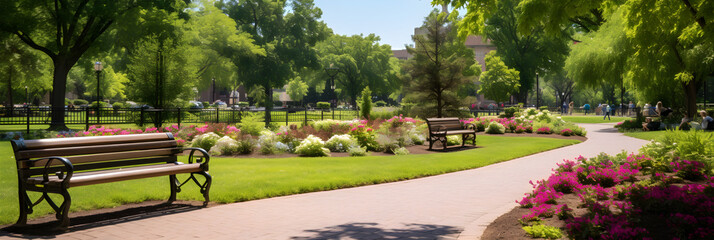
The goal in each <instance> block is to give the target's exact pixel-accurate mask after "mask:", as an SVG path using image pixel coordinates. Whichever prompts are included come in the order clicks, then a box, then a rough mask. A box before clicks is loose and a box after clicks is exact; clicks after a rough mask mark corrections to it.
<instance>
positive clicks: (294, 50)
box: [216, 0, 330, 126]
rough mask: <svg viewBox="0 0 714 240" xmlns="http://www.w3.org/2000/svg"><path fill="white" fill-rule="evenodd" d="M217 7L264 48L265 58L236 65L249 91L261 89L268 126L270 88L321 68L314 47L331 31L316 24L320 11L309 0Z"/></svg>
mask: <svg viewBox="0 0 714 240" xmlns="http://www.w3.org/2000/svg"><path fill="white" fill-rule="evenodd" d="M216 6H217V7H218V8H220V9H222V10H223V11H224V12H226V13H227V14H228V16H230V17H231V18H233V19H234V20H235V21H236V22H237V23H238V26H237V27H238V29H239V30H241V31H243V32H246V33H249V34H250V35H251V37H252V39H253V40H254V41H255V44H257V45H258V46H260V47H261V48H263V49H265V52H266V54H265V56H258V57H255V58H242V59H241V61H240V63H239V64H238V65H239V68H240V69H239V73H240V75H239V76H240V77H242V78H243V79H244V80H245V81H246V83H247V85H248V87H249V88H255V87H258V86H260V87H262V88H263V91H264V93H265V95H264V96H265V97H264V99H263V101H264V103H265V124H266V126H267V125H268V124H270V112H271V110H272V108H273V104H272V101H273V88H277V87H283V86H284V85H285V84H286V83H287V81H288V79H290V78H291V77H292V76H293V74H294V72H295V71H297V70H299V69H302V68H304V67H307V68H313V69H316V68H319V67H320V65H319V62H318V59H317V52H316V51H315V49H314V46H315V44H317V42H319V41H321V40H324V39H325V38H326V37H327V35H328V34H329V32H330V30H329V29H328V28H327V25H325V23H323V22H322V21H319V19H320V17H321V16H322V11H321V10H320V9H319V8H317V7H315V4H314V3H313V1H312V0H293V1H290V2H287V1H274V0H233V1H220V2H217V3H216ZM288 7H289V8H290V9H287V8H288Z"/></svg>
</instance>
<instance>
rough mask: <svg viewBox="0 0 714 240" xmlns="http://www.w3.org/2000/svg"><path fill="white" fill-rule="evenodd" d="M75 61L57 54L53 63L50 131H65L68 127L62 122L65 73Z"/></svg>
mask: <svg viewBox="0 0 714 240" xmlns="http://www.w3.org/2000/svg"><path fill="white" fill-rule="evenodd" d="M74 62H76V61H70V60H68V59H67V58H66V57H63V56H57V57H56V58H55V59H54V61H53V63H54V67H55V69H54V73H53V78H52V91H53V92H54V93H55V94H52V97H51V99H50V102H51V103H52V115H51V116H52V122H51V123H50V128H49V129H48V130H50V131H67V130H69V128H67V126H66V125H65V124H64V94H65V91H66V90H67V74H69V70H70V69H71V68H72V65H74Z"/></svg>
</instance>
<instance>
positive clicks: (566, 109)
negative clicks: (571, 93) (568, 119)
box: [560, 101, 575, 115]
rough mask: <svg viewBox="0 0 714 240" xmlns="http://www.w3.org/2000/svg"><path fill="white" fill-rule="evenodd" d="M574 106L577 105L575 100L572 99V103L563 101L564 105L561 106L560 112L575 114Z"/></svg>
mask: <svg viewBox="0 0 714 240" xmlns="http://www.w3.org/2000/svg"><path fill="white" fill-rule="evenodd" d="M574 106H575V102H573V101H570V103H565V101H563V107H562V108H561V112H560V113H561V114H563V115H565V114H568V115H573V107H574Z"/></svg>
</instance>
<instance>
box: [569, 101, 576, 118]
mask: <svg viewBox="0 0 714 240" xmlns="http://www.w3.org/2000/svg"><path fill="white" fill-rule="evenodd" d="M573 107H575V102H573V101H570V103H569V104H568V115H573Z"/></svg>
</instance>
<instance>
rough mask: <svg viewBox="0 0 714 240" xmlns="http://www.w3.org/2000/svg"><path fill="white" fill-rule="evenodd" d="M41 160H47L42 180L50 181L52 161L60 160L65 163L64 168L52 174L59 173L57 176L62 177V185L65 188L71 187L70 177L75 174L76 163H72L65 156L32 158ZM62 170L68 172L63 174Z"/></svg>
mask: <svg viewBox="0 0 714 240" xmlns="http://www.w3.org/2000/svg"><path fill="white" fill-rule="evenodd" d="M41 160H47V163H45V172H44V173H42V182H45V183H46V182H49V181H50V174H51V173H50V172H49V170H50V169H51V168H53V167H52V161H54V160H58V161H60V162H62V164H64V168H63V169H62V170H61V171H60V172H57V173H52V174H57V177H58V178H59V179H62V187H64V188H69V179H70V178H72V175H73V174H74V165H72V162H70V161H69V160H68V159H66V158H63V157H46V158H40V159H35V160H32V161H33V162H36V161H41ZM62 172H66V173H67V174H66V175H65V174H62Z"/></svg>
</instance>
